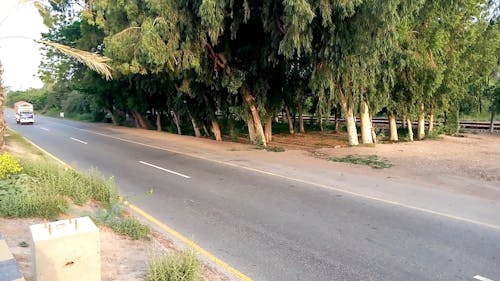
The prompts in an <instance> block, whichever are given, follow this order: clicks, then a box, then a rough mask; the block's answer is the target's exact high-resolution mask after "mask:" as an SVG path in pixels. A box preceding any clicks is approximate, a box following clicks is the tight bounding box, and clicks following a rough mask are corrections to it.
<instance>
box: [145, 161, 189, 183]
mask: <svg viewBox="0 0 500 281" xmlns="http://www.w3.org/2000/svg"><path fill="white" fill-rule="evenodd" d="M139 163H141V164H144V165H146V166H150V167H153V168H156V169H158V170H162V171H165V172H167V173H171V174H174V175H177V176H179V177H183V178H186V179H190V178H191V177H190V176H186V175H184V174H181V173H177V172H175V171H172V170H169V169H165V168H162V167H160V166H156V165H153V164H150V163H147V162H144V161H139Z"/></svg>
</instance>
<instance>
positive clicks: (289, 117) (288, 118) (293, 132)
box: [285, 103, 295, 135]
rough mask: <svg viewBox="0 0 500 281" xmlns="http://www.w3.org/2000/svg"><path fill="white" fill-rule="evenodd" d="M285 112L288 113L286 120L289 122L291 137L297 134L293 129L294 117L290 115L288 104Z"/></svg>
mask: <svg viewBox="0 0 500 281" xmlns="http://www.w3.org/2000/svg"><path fill="white" fill-rule="evenodd" d="M285 112H286V119H287V120H288V130H289V131H290V135H293V134H295V131H294V129H293V121H292V116H291V115H290V108H289V107H288V105H287V104H286V103H285Z"/></svg>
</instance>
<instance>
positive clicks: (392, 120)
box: [387, 112, 399, 141]
mask: <svg viewBox="0 0 500 281" xmlns="http://www.w3.org/2000/svg"><path fill="white" fill-rule="evenodd" d="M387 116H388V118H389V134H390V135H391V137H390V140H391V141H399V138H398V127H397V125H396V116H394V113H392V112H387Z"/></svg>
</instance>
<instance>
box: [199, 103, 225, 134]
mask: <svg viewBox="0 0 500 281" xmlns="http://www.w3.org/2000/svg"><path fill="white" fill-rule="evenodd" d="M203 99H204V100H205V103H206V104H207V107H208V112H209V115H210V121H211V122H212V133H214V136H215V140H216V141H222V132H221V130H220V126H219V121H218V120H217V115H215V107H214V105H213V102H212V100H211V99H210V97H208V95H207V94H203Z"/></svg>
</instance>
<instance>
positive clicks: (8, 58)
mask: <svg viewBox="0 0 500 281" xmlns="http://www.w3.org/2000/svg"><path fill="white" fill-rule="evenodd" d="M19 2H20V1H19V0H0V61H1V62H2V65H3V68H4V74H3V81H4V87H9V88H10V89H11V90H25V89H28V88H41V87H42V86H43V83H42V81H41V80H40V79H39V78H38V77H37V72H38V65H39V64H40V61H41V59H42V56H41V53H40V50H39V49H40V47H41V46H40V45H39V44H37V43H35V42H34V41H33V40H28V39H21V38H6V39H5V37H14V36H17V37H28V38H32V39H40V38H41V33H42V32H47V27H46V26H45V25H44V24H43V20H42V17H41V16H40V15H39V14H38V11H37V9H36V8H35V6H34V5H33V4H32V3H29V4H18V3H19ZM25 2H27V1H25Z"/></svg>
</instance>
